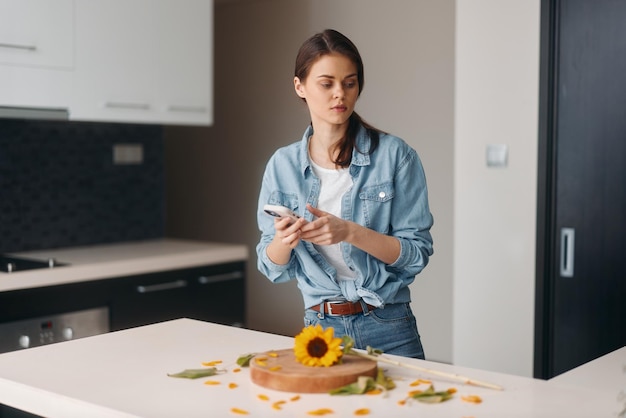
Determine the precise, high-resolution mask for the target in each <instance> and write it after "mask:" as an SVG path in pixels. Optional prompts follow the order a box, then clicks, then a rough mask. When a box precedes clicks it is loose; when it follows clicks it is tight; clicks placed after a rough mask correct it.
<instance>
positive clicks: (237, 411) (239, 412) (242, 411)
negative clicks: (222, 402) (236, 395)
mask: <svg viewBox="0 0 626 418" xmlns="http://www.w3.org/2000/svg"><path fill="white" fill-rule="evenodd" d="M230 412H232V413H233V414H237V415H250V412H248V411H246V410H245V409H239V408H230Z"/></svg>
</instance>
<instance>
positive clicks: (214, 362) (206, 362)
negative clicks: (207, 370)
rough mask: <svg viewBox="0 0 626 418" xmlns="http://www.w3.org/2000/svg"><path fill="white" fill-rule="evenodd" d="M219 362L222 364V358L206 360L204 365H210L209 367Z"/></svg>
mask: <svg viewBox="0 0 626 418" xmlns="http://www.w3.org/2000/svg"><path fill="white" fill-rule="evenodd" d="M218 364H222V360H213V361H205V362H203V363H202V365H203V366H208V367H213V366H215V365H218Z"/></svg>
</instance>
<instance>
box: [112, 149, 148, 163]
mask: <svg viewBox="0 0 626 418" xmlns="http://www.w3.org/2000/svg"><path fill="white" fill-rule="evenodd" d="M141 163H143V145H142V144H113V164H115V165H138V164H141Z"/></svg>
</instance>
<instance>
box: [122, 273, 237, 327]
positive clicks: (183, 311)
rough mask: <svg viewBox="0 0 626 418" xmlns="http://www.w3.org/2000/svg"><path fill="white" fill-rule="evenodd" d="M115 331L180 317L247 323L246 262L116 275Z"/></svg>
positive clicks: (234, 323)
mask: <svg viewBox="0 0 626 418" xmlns="http://www.w3.org/2000/svg"><path fill="white" fill-rule="evenodd" d="M113 281H114V285H113V287H114V290H113V297H112V301H111V305H110V312H111V329H112V330H113V331H116V330H119V329H124V328H130V327H136V326H141V325H147V324H151V323H155V322H161V321H167V320H171V319H176V318H192V319H198V320H203V321H211V322H216V323H221V324H226V325H242V324H243V323H244V313H245V307H244V305H245V284H244V281H245V277H244V266H243V263H228V264H222V265H213V266H206V267H197V268H190V269H183V270H172V271H168V272H158V273H151V274H144V275H139V276H133V277H126V278H118V279H114V280H113Z"/></svg>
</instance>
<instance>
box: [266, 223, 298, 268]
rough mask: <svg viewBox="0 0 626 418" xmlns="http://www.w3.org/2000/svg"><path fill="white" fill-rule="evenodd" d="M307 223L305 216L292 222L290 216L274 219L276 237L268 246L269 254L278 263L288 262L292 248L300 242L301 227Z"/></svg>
mask: <svg viewBox="0 0 626 418" xmlns="http://www.w3.org/2000/svg"><path fill="white" fill-rule="evenodd" d="M305 223H306V220H305V219H304V218H300V219H298V220H297V221H296V222H294V223H291V219H289V218H276V219H274V229H275V230H276V233H275V234H274V239H273V240H272V242H271V243H270V244H269V245H268V246H267V249H266V252H267V256H268V257H269V258H270V260H272V261H273V262H274V263H276V264H287V263H288V262H289V258H290V257H291V250H293V249H294V248H296V247H297V246H298V244H299V243H300V237H301V234H302V233H301V228H302V225H304V224H305Z"/></svg>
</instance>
